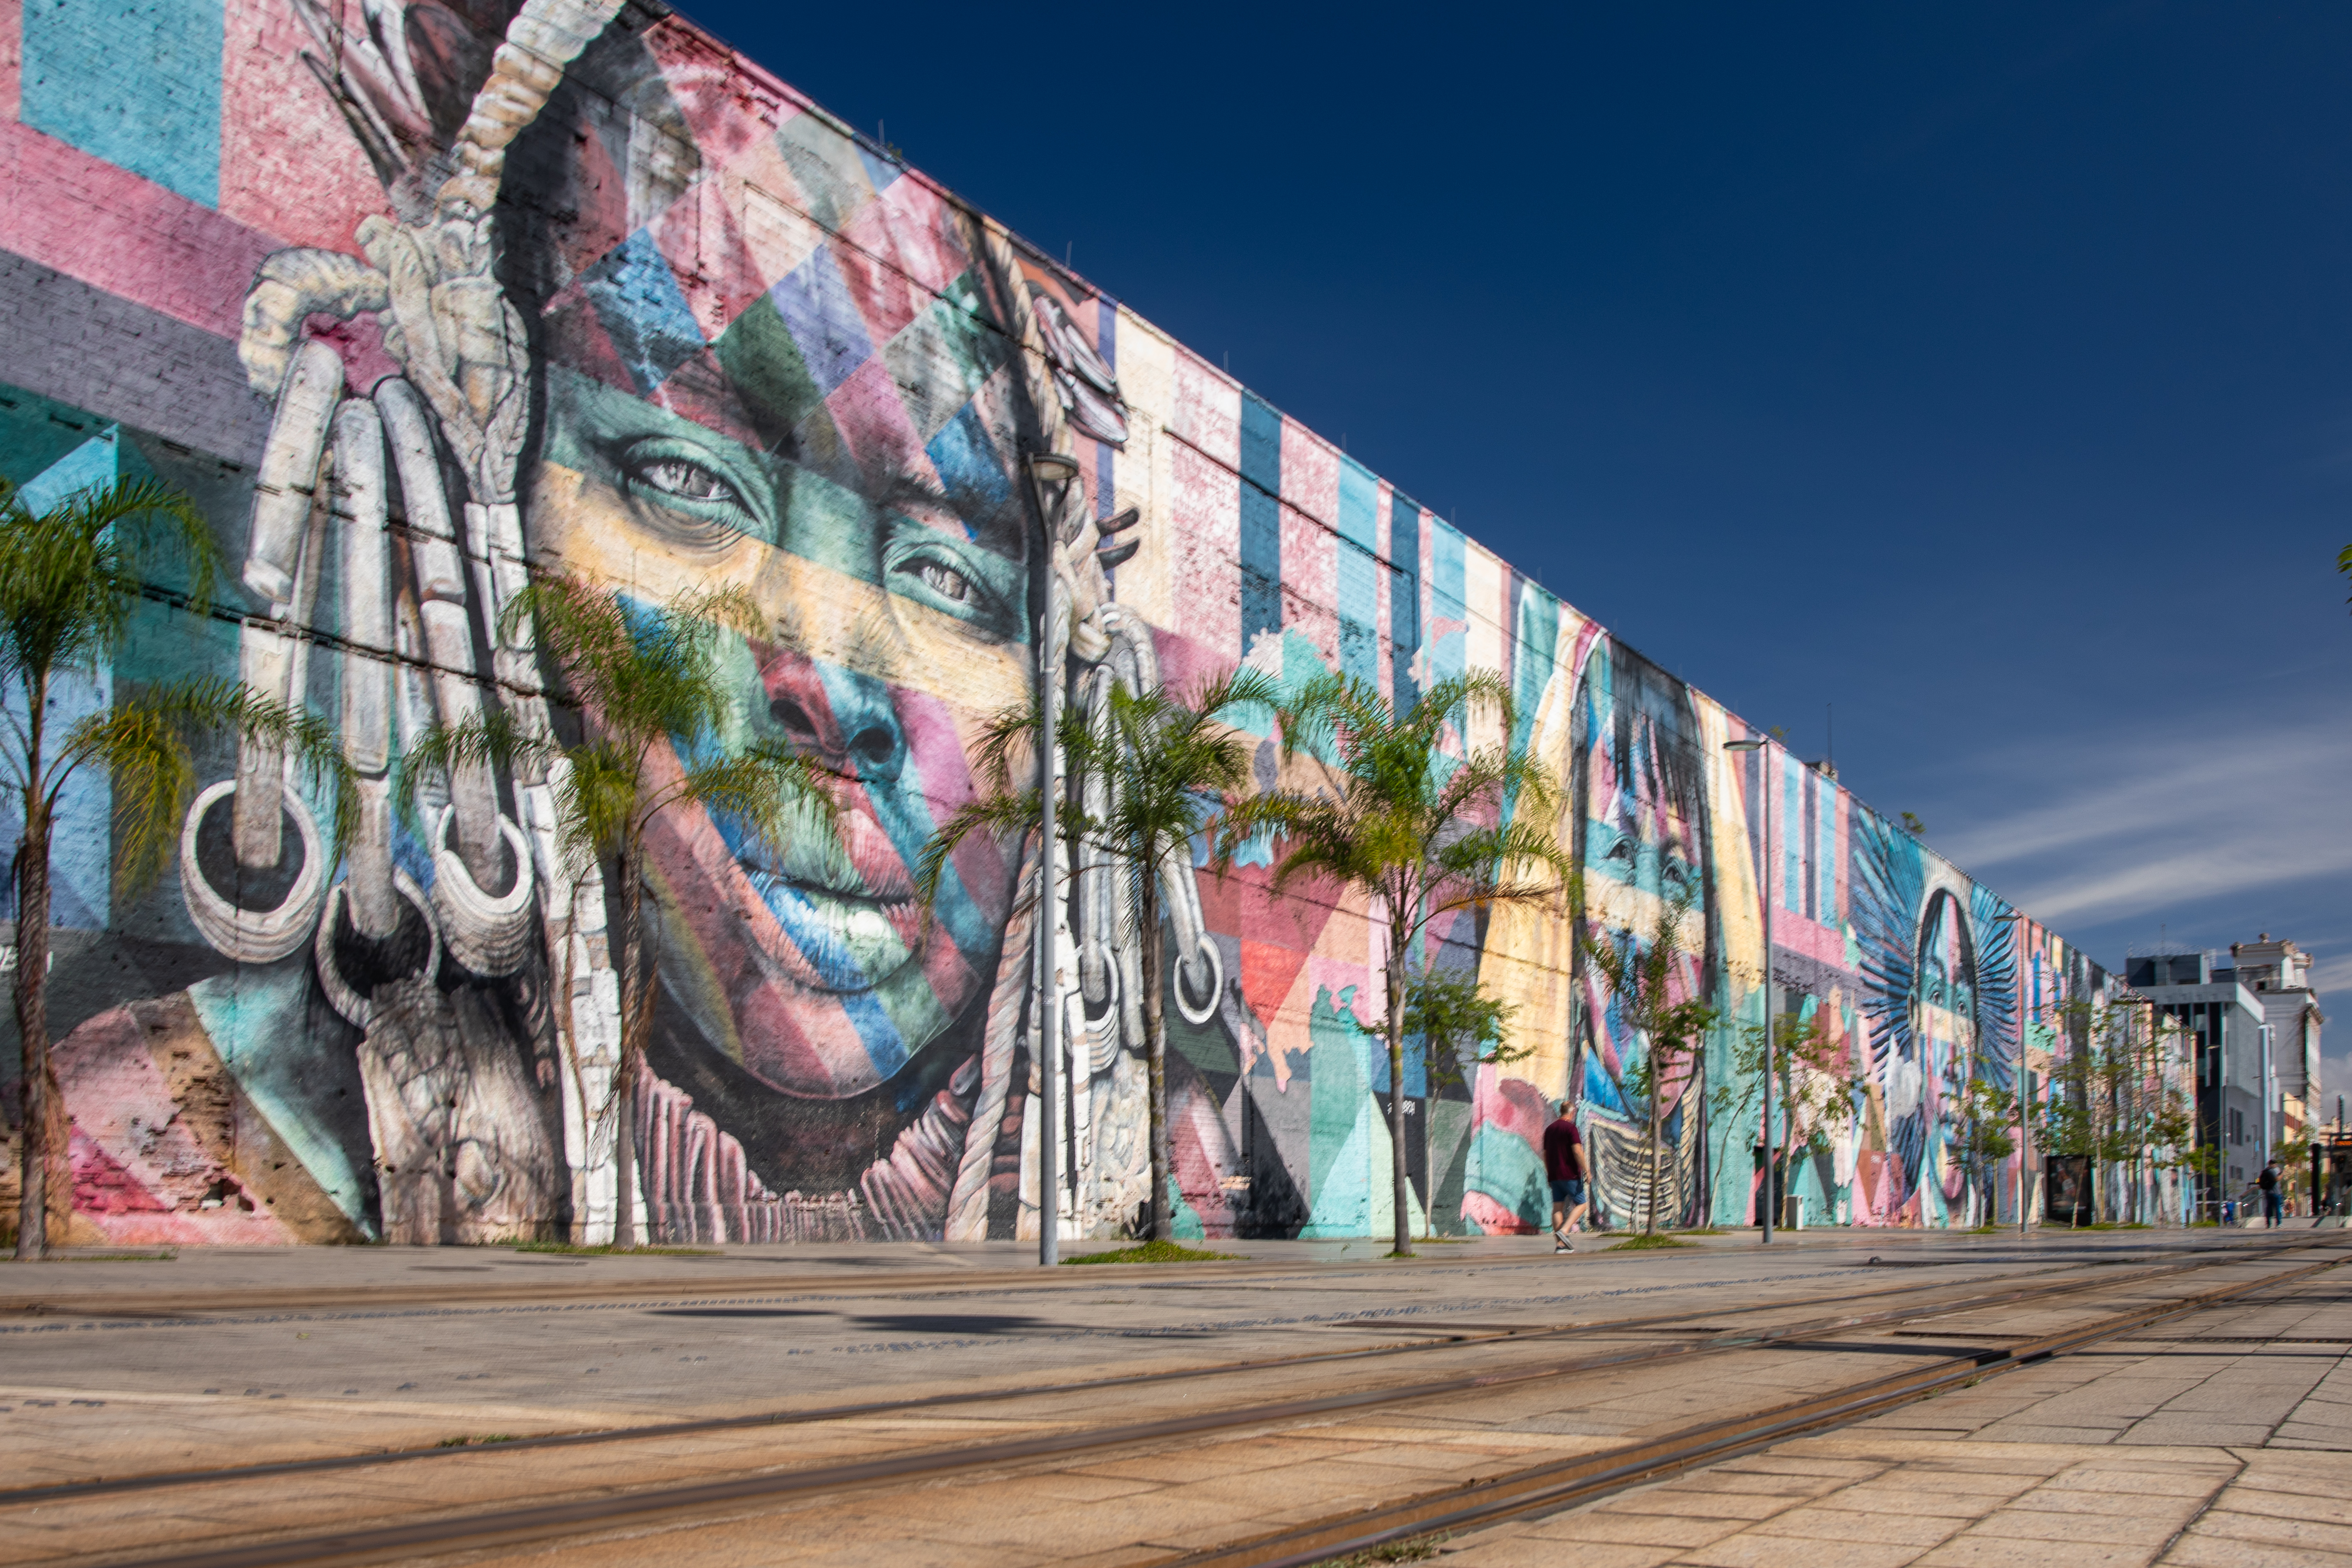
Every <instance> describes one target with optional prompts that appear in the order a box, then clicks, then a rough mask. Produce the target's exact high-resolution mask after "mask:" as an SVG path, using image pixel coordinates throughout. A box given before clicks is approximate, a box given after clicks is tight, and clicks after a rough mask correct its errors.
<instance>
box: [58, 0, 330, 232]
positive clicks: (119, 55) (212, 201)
mask: <svg viewBox="0 0 2352 1568" xmlns="http://www.w3.org/2000/svg"><path fill="white" fill-rule="evenodd" d="M221 10H222V0H35V3H34V4H30V5H26V6H25V7H24V62H25V63H24V87H23V96H22V99H21V104H22V107H21V108H20V110H18V115H17V117H18V118H19V119H20V120H22V121H24V122H25V123H26V124H27V125H29V126H31V127H33V129H35V130H36V131H41V132H47V134H49V135H51V136H54V137H56V138H57V139H58V141H60V142H68V143H69V144H71V145H72V146H75V147H79V149H81V150H82V151H83V152H85V153H89V154H90V156H92V157H94V158H103V159H105V160H106V161H107V162H108V163H112V164H114V165H116V166H117V167H119V168H123V169H128V170H130V171H131V173H132V174H137V175H140V176H141V177H142V178H144V179H149V180H152V181H153V182H155V184H159V185H162V186H163V187H164V188H165V189H166V190H171V191H176V192H178V193H179V194H180V195H184V196H185V197H187V198H188V199H189V200H190V201H192V202H202V203H204V205H206V206H208V207H216V206H218V205H220V142H221V102H220V83H221V39H222V36H223V33H224V32H225V30H226V29H225V27H224V26H223V23H222V19H221ZM289 66H290V62H289ZM302 75H303V73H302V72H301V71H299V69H296V70H295V72H294V77H295V78H300V77H302ZM293 79H294V78H289V84H290V83H291V82H292V81H293ZM300 85H301V86H302V87H303V88H305V89H307V88H309V87H310V82H309V80H308V79H307V78H305V79H302V81H301V83H300ZM289 90H290V87H289Z"/></svg>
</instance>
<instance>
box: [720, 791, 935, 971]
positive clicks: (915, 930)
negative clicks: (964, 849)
mask: <svg viewBox="0 0 2352 1568" xmlns="http://www.w3.org/2000/svg"><path fill="white" fill-rule="evenodd" d="M726 837H728V838H729V840H730V847H732V848H733V849H734V851H735V858H736V862H737V864H738V865H740V866H741V867H742V868H743V874H744V876H745V877H746V878H747V879H749V880H750V881H751V888H752V889H753V891H755V892H757V893H758V894H759V896H760V900H761V902H762V903H764V904H766V905H767V906H768V910H769V912H770V913H772V914H773V915H774V916H775V917H776V923H777V924H778V925H779V926H781V927H782V929H783V932H784V935H785V937H786V939H787V942H788V944H789V951H786V952H780V953H777V954H776V955H775V956H776V958H777V959H778V960H779V962H780V963H782V965H783V967H784V970H785V973H787V975H788V976H789V977H790V978H791V979H793V981H795V982H797V983H798V984H803V985H806V986H808V987H810V988H811V989H813V990H817V991H824V992H829V993H833V994H850V993H855V992H861V991H870V990H872V989H874V987H875V986H877V985H878V984H881V983H882V982H883V981H885V980H887V979H888V978H889V977H890V976H891V975H892V974H893V973H897V972H898V970H899V969H900V968H902V967H903V966H904V965H905V964H907V963H908V962H909V961H910V960H913V959H916V958H919V956H920V954H921V952H922V946H923V942H924V931H923V919H922V910H921V907H920V906H919V905H918V904H917V903H916V901H915V885H914V879H912V878H911V877H910V876H909V875H908V871H907V867H906V863H905V862H904V861H903V860H901V859H900V858H899V856H898V849H897V847H896V846H894V845H893V844H892V843H891V842H890V839H889V837H888V835H887V834H885V833H884V832H883V830H882V826H881V824H879V823H878V822H877V821H876V820H875V819H874V818H873V817H872V816H869V815H867V814H866V812H864V811H862V810H859V809H857V808H856V806H855V805H845V806H844V808H843V809H842V810H841V811H840V812H838V813H837V814H836V815H835V817H834V820H833V821H832V823H830V824H827V823H826V822H824V821H823V820H822V819H821V818H818V817H816V816H814V814H810V816H808V817H807V818H806V819H804V820H794V821H793V822H792V823H791V824H789V825H788V826H787V828H786V830H785V831H784V833H783V834H782V839H783V842H782V843H781V844H778V843H774V842H772V841H770V840H769V839H768V838H766V837H762V836H760V835H757V834H753V833H749V832H744V831H741V830H740V827H738V828H737V829H736V830H735V831H730V832H728V833H727V835H726Z"/></svg>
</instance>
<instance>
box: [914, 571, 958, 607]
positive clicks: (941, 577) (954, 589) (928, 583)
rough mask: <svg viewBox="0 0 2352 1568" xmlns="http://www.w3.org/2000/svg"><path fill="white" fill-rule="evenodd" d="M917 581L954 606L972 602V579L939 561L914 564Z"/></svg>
mask: <svg viewBox="0 0 2352 1568" xmlns="http://www.w3.org/2000/svg"><path fill="white" fill-rule="evenodd" d="M914 567H915V577H916V580H917V581H918V582H919V583H921V584H923V586H924V587H926V588H929V590H930V591H931V592H932V593H934V594H937V595H939V596H940V598H942V599H945V600H947V601H948V602H949V603H950V604H953V605H966V604H970V603H971V596H972V586H971V578H969V577H967V576H965V575H964V574H962V573H961V572H959V571H957V570H956V569H955V568H954V567H952V566H950V565H947V564H946V563H942V562H938V561H918V562H916V563H914Z"/></svg>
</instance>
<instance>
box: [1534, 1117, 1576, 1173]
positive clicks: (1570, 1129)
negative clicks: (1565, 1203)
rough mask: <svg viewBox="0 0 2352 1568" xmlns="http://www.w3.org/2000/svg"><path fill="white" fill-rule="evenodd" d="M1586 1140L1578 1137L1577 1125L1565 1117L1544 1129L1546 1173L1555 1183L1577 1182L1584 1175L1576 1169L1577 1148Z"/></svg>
mask: <svg viewBox="0 0 2352 1568" xmlns="http://www.w3.org/2000/svg"><path fill="white" fill-rule="evenodd" d="M1581 1142H1584V1140H1583V1139H1581V1138H1580V1137H1578V1136H1577V1135H1576V1123H1575V1122H1573V1121H1570V1120H1569V1119H1568V1118H1567V1117H1565V1116H1563V1117H1561V1118H1560V1119H1559V1121H1555V1122H1553V1123H1552V1124H1551V1125H1550V1126H1549V1127H1547V1128H1545V1129H1544V1172H1545V1173H1546V1174H1547V1175H1549V1177H1550V1178H1551V1179H1552V1180H1553V1181H1555V1182H1577V1181H1582V1180H1583V1179H1584V1173H1583V1172H1581V1171H1580V1170H1578V1169H1577V1168H1576V1154H1575V1152H1574V1151H1575V1149H1576V1146H1577V1145H1578V1144H1580V1143H1581Z"/></svg>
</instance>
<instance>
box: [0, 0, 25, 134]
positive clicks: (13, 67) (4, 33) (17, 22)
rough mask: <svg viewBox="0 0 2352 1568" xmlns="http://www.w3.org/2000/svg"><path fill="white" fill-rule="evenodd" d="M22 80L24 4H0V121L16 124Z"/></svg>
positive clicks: (5, 0)
mask: <svg viewBox="0 0 2352 1568" xmlns="http://www.w3.org/2000/svg"><path fill="white" fill-rule="evenodd" d="M24 79H25V5H24V0H0V120H5V121H8V122H9V123H10V124H12V125H13V124H15V123H16V116H17V114H18V113H19V112H21V110H22V104H23V101H24V100H23V98H22V96H21V89H20V87H19V84H20V83H21V82H22V81H23V80H24Z"/></svg>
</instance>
